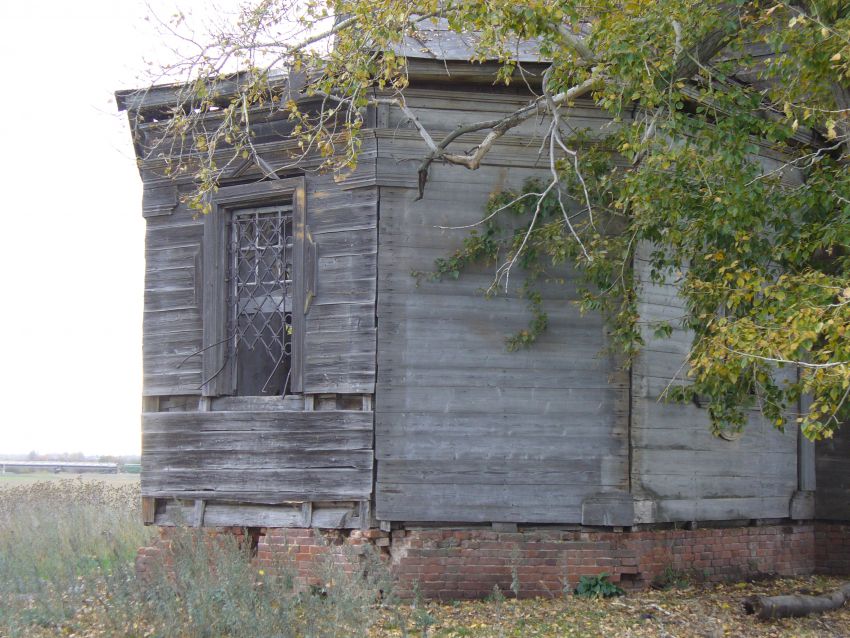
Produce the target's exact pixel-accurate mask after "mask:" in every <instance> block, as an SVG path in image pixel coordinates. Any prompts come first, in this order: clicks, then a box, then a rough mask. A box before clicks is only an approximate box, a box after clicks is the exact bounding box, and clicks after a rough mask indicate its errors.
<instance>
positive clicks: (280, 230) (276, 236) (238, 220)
mask: <svg viewBox="0 0 850 638" xmlns="http://www.w3.org/2000/svg"><path fill="white" fill-rule="evenodd" d="M292 224H293V217H292V206H291V205H285V206H275V207H265V208H251V209H242V210H237V211H234V213H233V215H232V218H231V221H230V257H231V258H230V273H229V279H230V300H229V306H230V308H231V316H230V320H229V325H228V336H229V342H230V345H231V349H232V352H231V355H232V357H233V359H232V360H233V362H234V367H235V385H236V394H238V395H247V396H253V395H283V394H286V393H287V391H288V387H289V376H290V370H291V365H292V308H293V293H294V282H293V263H294V260H293V256H294V255H293V253H294V249H293V247H294V237H293V227H292Z"/></svg>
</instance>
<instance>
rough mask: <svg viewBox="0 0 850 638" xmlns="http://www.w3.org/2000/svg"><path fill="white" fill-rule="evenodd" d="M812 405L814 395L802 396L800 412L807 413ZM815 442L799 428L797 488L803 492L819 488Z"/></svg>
mask: <svg viewBox="0 0 850 638" xmlns="http://www.w3.org/2000/svg"><path fill="white" fill-rule="evenodd" d="M811 405H812V397H810V396H808V395H804V396H802V397H800V413H801V414H806V413H807V412H808V411H809V408H810V406H811ZM815 469H816V468H815V444H814V441H810V440H809V439H807V438H806V437H805V436H803V432H802V431H801V430H800V428H799V427H798V428H797V489H799V490H800V491H801V492H812V491H814V490H815V489H816V488H817V480H816V478H815V476H816V474H815Z"/></svg>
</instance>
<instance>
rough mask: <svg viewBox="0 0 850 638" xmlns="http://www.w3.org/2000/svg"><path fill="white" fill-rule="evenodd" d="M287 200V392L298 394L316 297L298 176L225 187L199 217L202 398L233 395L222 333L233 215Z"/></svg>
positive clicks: (226, 339)
mask: <svg viewBox="0 0 850 638" xmlns="http://www.w3.org/2000/svg"><path fill="white" fill-rule="evenodd" d="M290 198H291V200H292V232H293V237H294V241H295V243H294V246H293V248H294V250H293V253H294V260H293V261H294V263H293V271H294V272H293V279H294V290H293V311H292V333H293V335H292V343H291V346H292V355H291V364H290V370H291V373H290V374H291V376H290V382H289V394H298V393H302V392H303V376H304V375H303V371H304V332H305V328H306V312H307V308H308V305H309V302H310V299H312V297H313V296H314V295H315V288H316V282H315V273H316V267H315V265H316V258H315V257H316V255H315V245H314V244H313V243H312V240H311V237H310V231H309V228H308V227H307V206H306V189H305V180H304V178H303V177H294V178H286V179H278V180H274V181H265V182H256V183H253V184H241V185H238V186H224V187H222V188H219V190H218V191H217V192H216V193H215V194H214V195H213V196H212V198H211V200H212V201H211V202H210V203H211V206H212V208H211V210H210V212H208V213H207V214H206V215H205V217H204V247H203V313H202V320H203V332H204V334H203V374H204V377H203V384H202V386H201V393H202V395H203V396H207V397H215V396H228V395H229V396H236V374H235V370H236V361H235V360H233V358H232V357H231V356H230V350H231V349H230V335H228V332H227V326H228V319H229V316H230V313H231V308H230V307H229V286H230V282H229V281H228V264H229V257H230V256H229V250H228V246H229V242H230V238H229V228H230V224H229V222H230V219H231V216H232V214H233V213H234V211H237V210H240V209H244V208H259V207H263V206H274V205H277V204H280V203H281V202H282V201H283V200H285V199H290Z"/></svg>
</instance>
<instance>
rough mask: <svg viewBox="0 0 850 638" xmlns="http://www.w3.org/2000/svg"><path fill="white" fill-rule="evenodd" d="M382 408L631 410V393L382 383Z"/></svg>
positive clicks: (566, 413) (379, 398) (526, 411)
mask: <svg viewBox="0 0 850 638" xmlns="http://www.w3.org/2000/svg"><path fill="white" fill-rule="evenodd" d="M376 401H377V410H378V411H379V412H409V411H411V410H423V411H425V408H426V406H428V407H430V408H431V409H432V410H434V411H439V412H446V413H451V412H458V413H469V412H481V414H482V418H486V417H485V416H484V415H486V414H488V413H492V412H498V413H503V414H563V415H564V418H565V419H569V418H572V415H574V414H588V415H602V414H606V413H611V412H613V411H616V410H620V411H626V410H628V394H627V393H626V392H623V391H619V392H617V391H613V390H610V389H585V388H581V389H572V388H568V389H551V388H491V387H478V388H465V387H457V388H453V387H424V386H418V387H401V388H395V387H393V388H387V387H381V388H380V392H379V393H378V394H377V397H376Z"/></svg>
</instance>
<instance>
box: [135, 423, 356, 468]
mask: <svg viewBox="0 0 850 638" xmlns="http://www.w3.org/2000/svg"><path fill="white" fill-rule="evenodd" d="M143 444H144V451H145V453H148V452H150V453H156V454H157V455H158V457H159V456H160V455H163V454H170V453H171V452H172V451H174V452H177V453H178V454H182V453H183V452H185V453H187V454H191V453H194V452H198V453H203V452H209V453H218V452H225V453H233V454H234V457H238V458H241V456H240V455H241V453H243V452H245V453H250V454H253V453H256V454H260V455H262V454H272V455H274V454H280V455H282V456H283V457H286V456H287V455H292V454H297V453H299V452H303V453H304V454H307V455H310V454H314V453H316V452H321V453H326V452H347V451H358V450H371V448H372V433H371V431H370V430H368V429H366V428H363V429H361V430H351V429H339V430H323V431H321V432H285V434H282V433H281V432H276V431H275V432H271V431H244V432H231V431H225V432H218V431H216V432H196V431H193V430H191V429H189V428H185V427H184V428H173V429H171V430H168V431H165V432H162V431H149V430H148V429H147V428H146V431H145V432H144V435H143ZM310 458H312V457H310ZM178 461H179V458H178V459H175V462H178ZM178 465H179V463H178ZM283 466H284V467H285V466H286V464H283Z"/></svg>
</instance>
